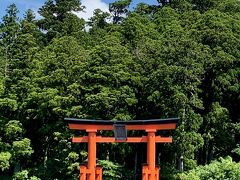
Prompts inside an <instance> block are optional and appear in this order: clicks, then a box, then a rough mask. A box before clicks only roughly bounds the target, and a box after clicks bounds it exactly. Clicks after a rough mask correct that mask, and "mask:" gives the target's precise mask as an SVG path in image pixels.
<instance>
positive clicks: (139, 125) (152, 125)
mask: <svg viewBox="0 0 240 180" xmlns="http://www.w3.org/2000/svg"><path fill="white" fill-rule="evenodd" d="M178 120H179V118H167V119H148V120H131V121H112V120H91V119H76V118H64V121H66V122H67V123H68V125H69V128H70V129H75V130H86V131H91V130H96V131H98V130H114V125H121V124H123V125H125V127H126V130H145V131H148V130H153V131H157V130H171V129H176V125H177V123H178Z"/></svg>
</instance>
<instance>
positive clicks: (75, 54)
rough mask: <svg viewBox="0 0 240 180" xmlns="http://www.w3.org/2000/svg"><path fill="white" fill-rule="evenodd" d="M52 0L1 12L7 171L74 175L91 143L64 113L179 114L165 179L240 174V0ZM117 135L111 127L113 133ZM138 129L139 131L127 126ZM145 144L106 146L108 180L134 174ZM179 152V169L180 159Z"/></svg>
mask: <svg viewBox="0 0 240 180" xmlns="http://www.w3.org/2000/svg"><path fill="white" fill-rule="evenodd" d="M130 7H131V0H118V1H116V2H114V3H111V4H109V12H103V11H102V10H100V9H96V10H95V11H94V15H93V16H92V17H91V18H90V19H89V20H88V21H85V20H84V19H82V18H79V17H78V16H77V15H76V12H80V11H84V6H82V5H81V2H80V1H79V0H47V1H46V2H45V4H43V5H42V7H41V8H40V9H39V11H38V13H39V14H40V15H41V18H40V19H36V18H35V14H34V12H33V10H31V9H29V10H27V11H26V12H25V14H24V17H23V18H19V13H18V8H17V7H16V5H15V4H9V7H8V8H7V9H6V15H5V16H3V17H1V18H2V19H1V21H0V179H3V180H4V179H6V180H7V179H16V180H29V179H30V180H39V179H41V180H53V179H55V180H57V179H59V180H66V179H70V180H71V179H77V178H78V176H79V164H80V163H82V162H84V161H86V155H87V152H86V150H87V146H86V144H73V143H71V137H72V136H73V135H74V134H75V135H76V134H77V133H78V134H80V135H81V133H82V132H74V131H71V130H69V129H68V127H67V124H66V123H65V122H64V121H63V119H64V117H74V118H87V119H107V120H123V121H129V120H133V119H155V118H168V117H179V118H180V122H179V123H178V127H177V129H176V131H173V132H171V135H172V136H173V139H174V142H173V143H172V144H158V145H157V157H158V160H157V161H158V163H159V164H160V166H161V177H162V179H181V180H188V179H189V180H190V179H191V180H206V179H217V180H223V179H231V180H234V179H235V180H239V179H240V163H239V161H240V1H238V0H224V1H222V0H158V1H157V0H156V5H148V4H144V3H140V4H138V5H137V6H136V7H134V8H130ZM108 133H111V132H108ZM132 133H137V132H132ZM145 152H146V145H145V144H131V145H128V144H124V143H123V144H99V145H98V152H97V156H98V163H99V164H102V165H104V179H106V180H107V179H113V180H114V179H116V180H117V179H125V180H127V179H139V178H140V177H141V164H142V163H145V162H146V157H145ZM181 157H182V158H183V162H184V168H183V171H181V170H180V169H179V160H180V159H181Z"/></svg>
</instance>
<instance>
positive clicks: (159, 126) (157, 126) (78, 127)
mask: <svg viewBox="0 0 240 180" xmlns="http://www.w3.org/2000/svg"><path fill="white" fill-rule="evenodd" d="M69 128H70V129H75V130H88V131H91V130H92V129H93V130H113V129H114V127H113V125H96V124H71V123H69ZM147 129H155V130H171V129H176V123H171V124H146V125H126V130H144V131H146V130H147Z"/></svg>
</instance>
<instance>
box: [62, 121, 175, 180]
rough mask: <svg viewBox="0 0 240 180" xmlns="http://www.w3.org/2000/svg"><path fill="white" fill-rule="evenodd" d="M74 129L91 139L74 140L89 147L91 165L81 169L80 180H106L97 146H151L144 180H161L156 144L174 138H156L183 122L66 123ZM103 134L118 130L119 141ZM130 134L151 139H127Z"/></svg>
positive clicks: (76, 138)
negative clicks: (98, 162) (140, 132)
mask: <svg viewBox="0 0 240 180" xmlns="http://www.w3.org/2000/svg"><path fill="white" fill-rule="evenodd" d="M64 120H65V121H66V122H67V123H68V125H69V128H70V129H75V130H85V131H86V132H87V133H88V136H83V137H73V138H72V142H73V143H82V142H85V143H88V164H87V166H85V165H81V166H80V180H102V167H99V166H97V165H96V149H97V143H114V142H117V143H120V142H125V143H147V164H146V165H143V167H142V180H159V167H158V166H156V163H155V159H156V157H155V155H156V146H155V145H156V143H171V142H172V137H161V136H156V135H155V133H156V132H157V131H158V130H160V131H162V130H172V129H176V125H177V122H178V120H179V118H168V119H149V120H131V121H110V120H88V119H74V118H65V119H64ZM99 130H114V135H115V137H102V136H97V131H99ZM127 130H144V131H145V132H146V133H147V136H142V137H127Z"/></svg>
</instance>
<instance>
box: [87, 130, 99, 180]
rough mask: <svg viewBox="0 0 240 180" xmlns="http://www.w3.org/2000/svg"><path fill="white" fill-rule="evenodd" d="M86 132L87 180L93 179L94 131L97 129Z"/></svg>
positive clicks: (94, 167)
mask: <svg viewBox="0 0 240 180" xmlns="http://www.w3.org/2000/svg"><path fill="white" fill-rule="evenodd" d="M87 132H88V175H87V177H88V180H95V169H96V148H97V144H96V132H97V130H87Z"/></svg>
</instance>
